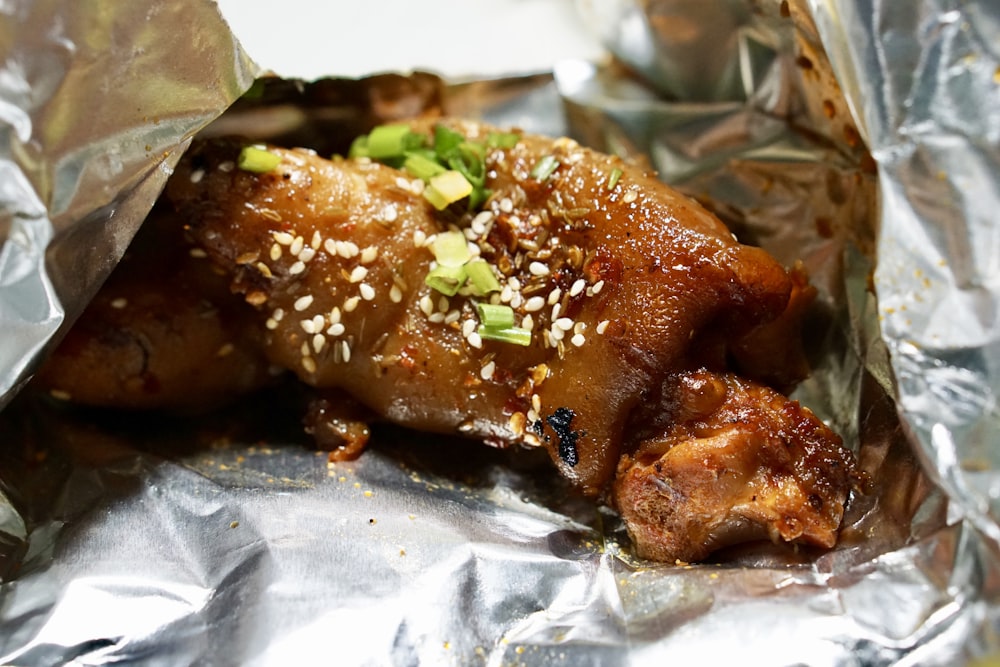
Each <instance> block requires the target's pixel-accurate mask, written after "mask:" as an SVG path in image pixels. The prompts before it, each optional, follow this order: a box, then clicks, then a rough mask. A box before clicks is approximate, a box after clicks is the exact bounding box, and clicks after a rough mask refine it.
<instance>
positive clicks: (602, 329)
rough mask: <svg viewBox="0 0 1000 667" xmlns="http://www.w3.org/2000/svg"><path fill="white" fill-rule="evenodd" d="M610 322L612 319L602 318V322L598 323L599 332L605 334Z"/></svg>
mask: <svg viewBox="0 0 1000 667" xmlns="http://www.w3.org/2000/svg"><path fill="white" fill-rule="evenodd" d="M609 324H611V322H610V321H608V320H601V322H600V323H598V325H597V329H596V330H597V333H599V334H602V335H603V334H604V332H605V331H607V330H608V325H609Z"/></svg>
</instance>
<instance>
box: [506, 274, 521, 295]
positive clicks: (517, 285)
mask: <svg viewBox="0 0 1000 667" xmlns="http://www.w3.org/2000/svg"><path fill="white" fill-rule="evenodd" d="M507 284H508V285H510V288H511V289H512V290H514V291H515V292H517V291H518V290H520V289H521V281H520V280H518V279H517V276H511V277H510V278H508V279H507Z"/></svg>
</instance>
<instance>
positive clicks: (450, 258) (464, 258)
mask: <svg viewBox="0 0 1000 667" xmlns="http://www.w3.org/2000/svg"><path fill="white" fill-rule="evenodd" d="M431 252H433V253H434V259H436V260H437V263H438V264H440V265H442V266H462V265H464V264H465V263H466V262H468V261H469V260H470V259H472V253H470V252H469V243H468V241H466V240H465V234H463V233H462V232H441V233H440V234H437V235H436V236H435V237H434V240H433V241H432V242H431Z"/></svg>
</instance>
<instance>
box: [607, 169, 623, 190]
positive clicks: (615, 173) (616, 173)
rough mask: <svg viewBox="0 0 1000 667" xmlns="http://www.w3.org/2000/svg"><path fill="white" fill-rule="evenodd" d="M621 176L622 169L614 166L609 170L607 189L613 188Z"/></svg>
mask: <svg viewBox="0 0 1000 667" xmlns="http://www.w3.org/2000/svg"><path fill="white" fill-rule="evenodd" d="M621 177H622V170H621V169H619V168H618V167H615V168H614V169H612V170H611V175H610V176H608V190H614V189H615V186H616V185H618V179H620V178H621Z"/></svg>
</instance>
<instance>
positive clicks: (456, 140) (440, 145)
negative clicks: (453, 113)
mask: <svg viewBox="0 0 1000 667" xmlns="http://www.w3.org/2000/svg"><path fill="white" fill-rule="evenodd" d="M464 141H465V137H463V136H462V135H461V134H459V133H458V132H456V131H455V130H452V129H449V128H447V127H445V126H444V125H435V126H434V152H435V153H437V156H438V158H439V159H441V160H446V159H447V158H448V155H449V154H450V153H451V152H452V151H453V150H455V149H456V148H458V146H459V145H460V144H462V143H463V142H464Z"/></svg>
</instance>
